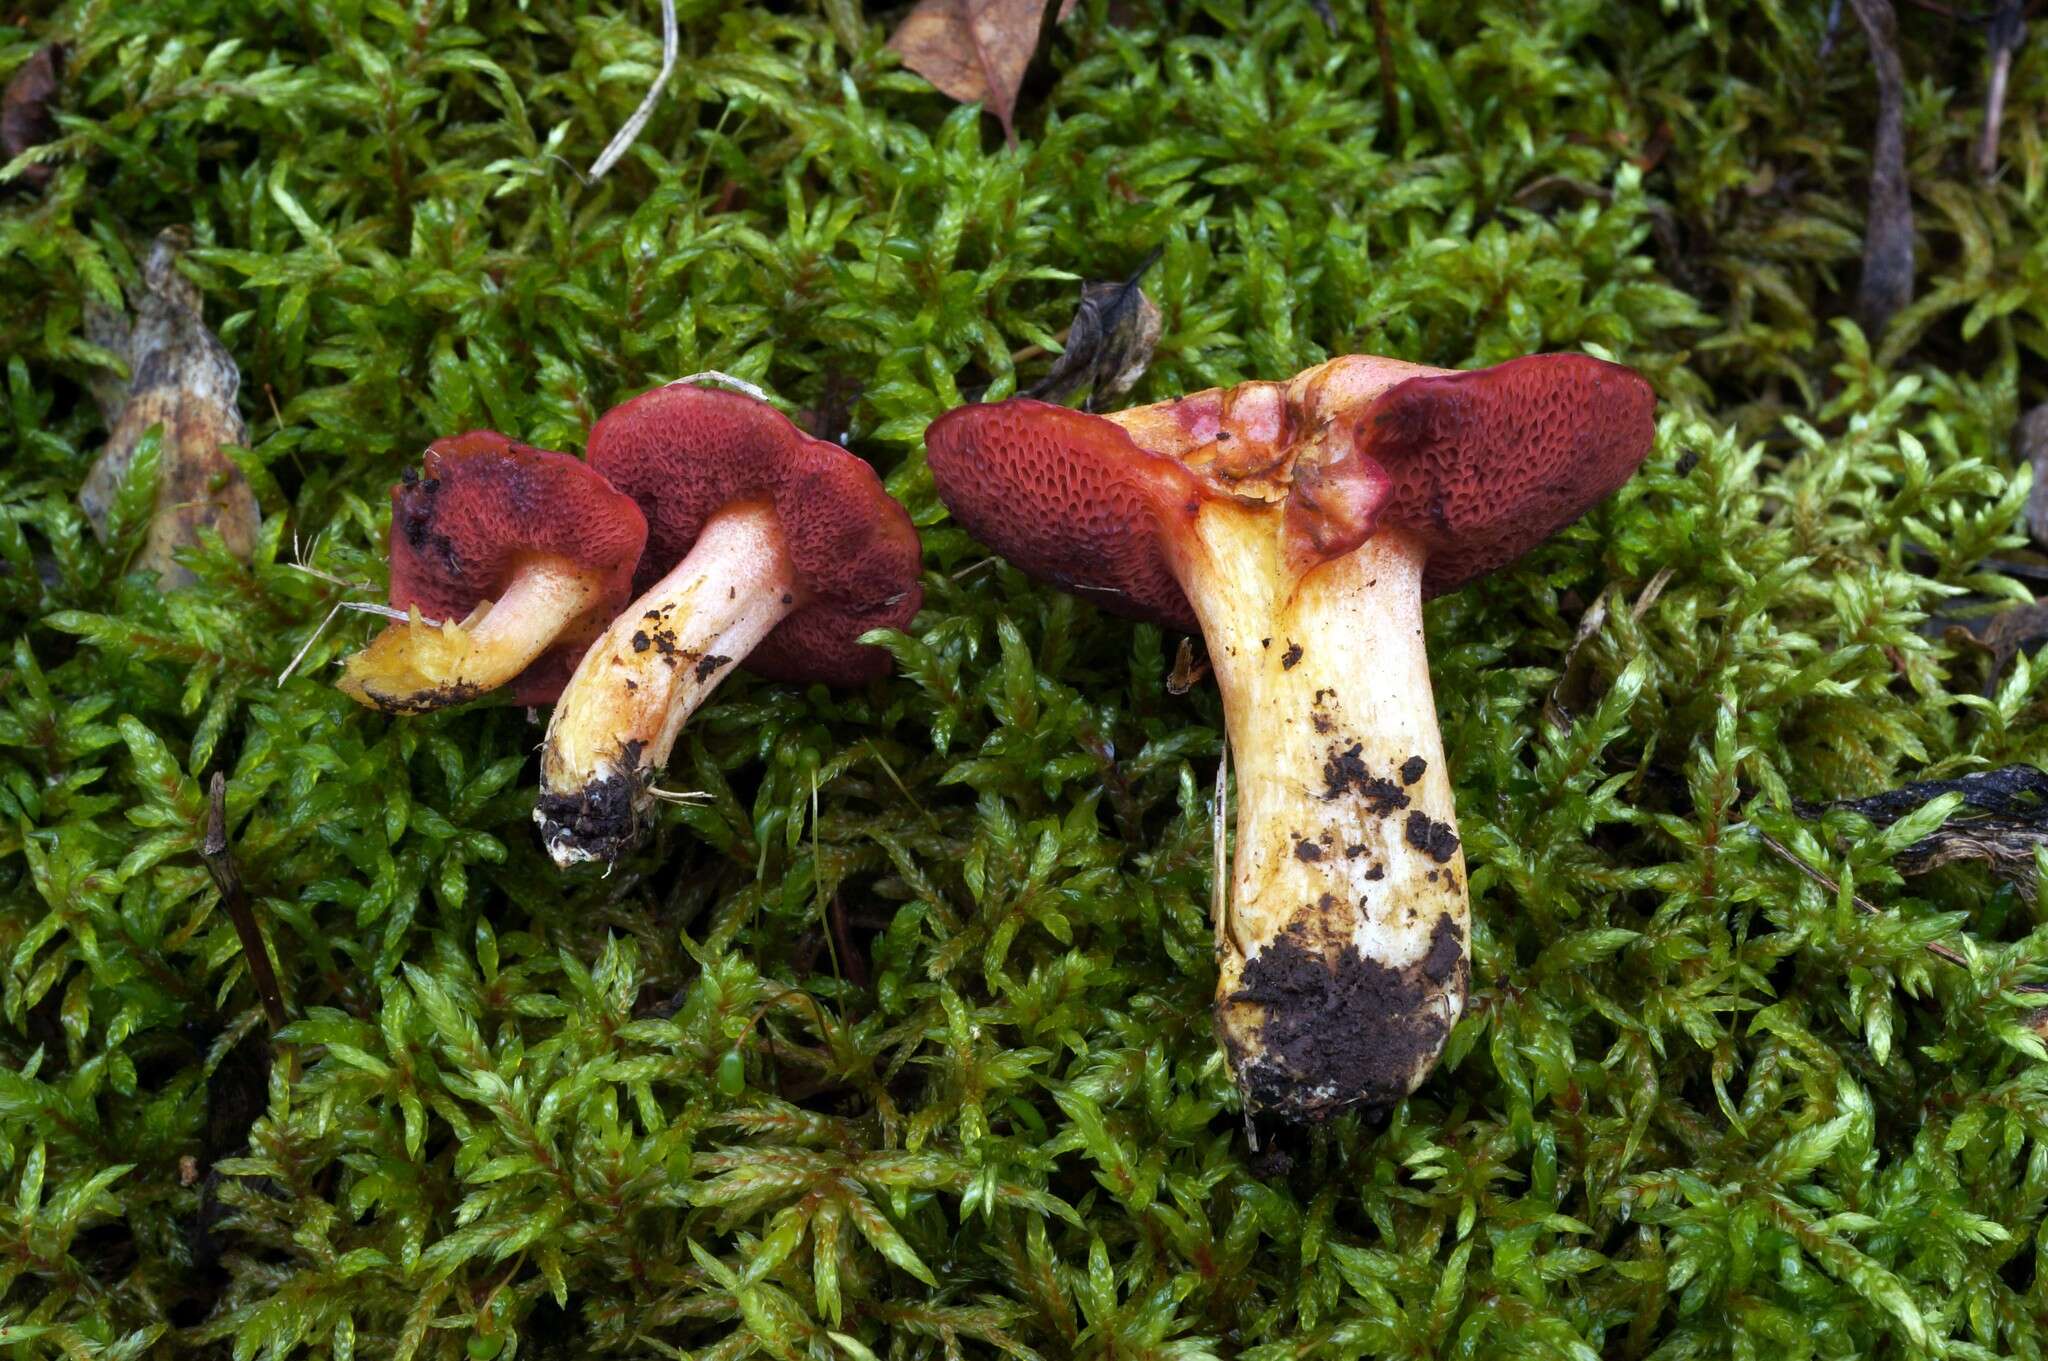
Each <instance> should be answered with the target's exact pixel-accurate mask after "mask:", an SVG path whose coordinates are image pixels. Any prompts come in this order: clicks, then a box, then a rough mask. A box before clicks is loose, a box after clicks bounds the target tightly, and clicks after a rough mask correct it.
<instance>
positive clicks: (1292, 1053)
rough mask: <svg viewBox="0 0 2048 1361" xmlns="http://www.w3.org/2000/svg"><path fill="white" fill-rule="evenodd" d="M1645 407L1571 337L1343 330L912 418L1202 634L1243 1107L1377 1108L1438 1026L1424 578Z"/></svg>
mask: <svg viewBox="0 0 2048 1361" xmlns="http://www.w3.org/2000/svg"><path fill="white" fill-rule="evenodd" d="M1653 405H1654V398H1653V396H1652V394H1651V391H1650V388H1649V385H1648V384H1647V383H1645V382H1644V381H1643V380H1642V379H1641V378H1640V377H1638V376H1637V375H1636V374H1634V373H1633V372H1631V371H1630V370H1628V369H1625V368H1622V367H1620V366H1618V365H1614V364H1609V363H1605V362H1602V361H1600V360H1596V359H1592V358H1589V357H1586V356H1582V355H1538V356H1534V357H1531V358H1525V359H1517V360H1512V361H1510V362H1508V363H1505V364H1501V365H1498V366H1496V367H1494V368H1491V369H1484V370H1479V371H1476V372H1469V373H1461V372H1451V371H1446V370H1442V369H1430V368H1423V367H1421V366H1419V365H1415V364H1406V363H1402V362H1399V361H1397V360H1392V359H1381V358H1375V357H1367V356H1347V357H1344V358H1340V359H1334V360H1331V361H1330V362H1329V363H1327V364H1322V365H1319V366H1317V367H1315V368H1312V369H1309V370H1307V371H1306V372H1304V373H1302V374H1299V375H1298V376H1296V377H1295V378H1294V379H1292V380H1291V381H1289V382H1285V383H1271V382H1258V383H1244V384H1241V385H1239V386H1237V387H1234V388H1230V389H1228V390H1224V389H1210V390H1208V391H1205V392H1198V393H1194V394H1192V395H1190V396H1187V397H1183V398H1180V399H1179V400H1177V401H1171V402H1163V403H1159V404H1156V405H1153V406H1146V407H1139V408H1135V409H1133V410H1129V411H1122V412H1118V413H1115V414H1113V415H1109V416H1092V415H1086V414H1084V413H1082V412H1078V411H1072V410H1069V409H1067V408H1065V407H1059V406H1049V405H1046V404H1045V403H1043V402H1035V401H1031V400H1028V399H1023V398H1013V399H1011V400H1009V401H1006V402H997V403H994V404H990V405H980V406H967V407H962V408H960V409H958V410H955V411H951V412H948V413H947V414H945V415H944V416H941V417H940V418H939V419H938V420H937V421H934V422H933V423H932V425H931V427H930V429H929V430H928V431H927V432H926V435H925V439H926V445H927V448H928V450H929V456H930V464H931V470H932V476H933V479H934V481H935V482H936V483H937V485H938V491H939V495H940V496H941V497H942V498H943V499H944V500H945V502H946V504H947V506H948V507H950V508H951V510H952V512H953V514H954V516H955V517H956V518H957V519H958V520H959V521H960V522H961V524H963V525H964V526H965V527H966V528H967V529H968V530H969V531H970V532H971V533H973V534H974V535H975V536H976V537H977V538H979V539H981V540H982V541H983V542H984V543H987V544H988V545H989V546H990V547H992V548H994V549H996V550H997V551H998V552H1000V553H1002V554H1003V555H1005V556H1006V557H1008V558H1009V559H1010V560H1011V561H1012V562H1014V563H1015V564H1016V565H1017V566H1019V567H1020V568H1022V569H1023V570H1024V571H1026V572H1028V573H1030V574H1032V575H1033V576H1037V577H1041V578H1044V579H1046V580H1049V581H1052V582H1054V583H1056V584H1058V585H1060V586H1063V587H1065V588H1066V589H1068V590H1070V591H1073V592H1075V593H1076V594H1078V595H1081V596H1083V597H1085V598H1087V599H1091V600H1094V601H1097V602H1098V603H1100V604H1101V605H1102V606H1103V607H1104V608H1106V609H1109V610H1112V611H1115V612H1117V613H1121V614H1125V615H1131V616H1135V617H1138V618H1143V619H1152V620H1156V621H1159V622H1161V623H1165V624H1169V625H1172V626H1175V627H1179V628H1183V629H1187V630H1190V631H1196V630H1199V631H1200V632H1201V634H1202V635H1203V638H1204V640H1205V642H1206V644H1207V651H1208V654H1209V661H1210V664H1211V665H1212V666H1213V667H1214V668H1215V672H1216V679H1217V683H1218V685H1219V687H1220V688H1221V690H1222V697H1223V712H1224V720H1225V726H1226V728H1227V730H1228V736H1229V741H1230V754H1231V759H1232V762H1233V765H1234V767H1235V770H1236V773H1237V779H1238V823H1237V828H1238V835H1237V850H1236V863H1235V868H1234V876H1233V880H1232V884H1231V891H1230V895H1229V898H1228V900H1227V905H1226V906H1225V908H1224V910H1223V913H1222V919H1221V920H1219V921H1217V922H1216V923H1215V926H1216V943H1217V950H1218V955H1219V963H1220V972H1221V977H1220V978H1219V980H1218V984H1217V1001H1216V1019H1217V1025H1218V1029H1219V1031H1220V1033H1221V1035H1222V1038H1223V1041H1224V1044H1225V1047H1226V1049H1227V1051H1228V1053H1229V1056H1230V1059H1231V1063H1232V1067H1233V1069H1234V1071H1235V1073H1236V1076H1237V1080H1238V1083H1239V1085H1240V1087H1241V1088H1242V1089H1243V1091H1244V1093H1245V1096H1246V1101H1247V1105H1248V1106H1249V1107H1250V1108H1251V1109H1253V1110H1269V1111H1273V1112H1276V1113H1279V1114H1282V1115H1288V1116H1293V1117H1297V1118H1300V1117H1308V1118H1321V1117H1323V1116H1326V1115H1328V1114H1330V1113H1332V1112H1334V1111H1336V1110H1339V1109H1341V1108H1343V1107H1345V1106H1349V1105H1353V1104H1359V1105H1366V1106H1372V1107H1384V1106H1386V1105H1388V1104H1390V1103H1392V1102H1393V1101H1396V1100H1398V1099H1399V1098H1401V1097H1402V1096H1404V1095H1406V1094H1407V1093H1408V1092H1410V1091H1412V1090H1414V1088H1415V1087H1416V1085H1417V1084H1419V1083H1420V1082H1421V1081H1422V1079H1423V1077H1424V1076H1425V1075H1426V1074H1427V1073H1428V1072H1429V1069H1430V1067H1431V1066H1432V1065H1433V1064H1434V1063H1435V1061H1436V1057H1437V1055H1438V1054H1439V1053H1440V1052H1441V1051H1442V1048H1443V1045H1444V1041H1445V1039H1446V1038H1447V1037H1448V1036H1449V1034H1450V1030H1451V1026H1452V1025H1453V1024H1454V1023H1455V1022H1456V1020H1457V1019H1458V1017H1459V1015H1460V1014H1461V1013H1462V1012H1463V1009H1464V1005H1465V992H1466V986H1467V978H1468V974H1469V963H1468V950H1469V946H1468V941H1467V935H1468V925H1469V912H1468V908H1467V904H1466V888H1465V863H1464V857H1463V853H1462V851H1461V849H1460V846H1459V842H1458V837H1457V833H1456V830H1455V822H1456V815H1455V812H1454V809H1453V806H1452V799H1451V784H1450V780H1449V777H1448V774H1447V772H1446V771H1445V769H1444V760H1443V747H1442V740H1441V738H1440V737H1439V735H1438V732H1437V721H1436V707H1435V703H1434V700H1433V698H1432V695H1431V691H1430V682H1429V667H1428V659H1427V657H1426V655H1425V652H1424V647H1423V637H1422V602H1423V600H1424V599H1425V598H1426V597H1428V596H1433V595H1436V594H1439V593H1441V592H1443V591H1447V590H1450V589H1452V588H1454V587H1456V586H1459V585H1462V584H1463V583H1465V582H1467V581H1470V580H1471V579H1472V578H1474V577H1477V576H1480V575H1483V574H1484V573H1486V572H1490V571H1492V570H1493V569H1495V568H1497V567H1500V566H1502V565H1503V564H1505V563H1507V562H1509V561H1511V560H1513V559H1514V558H1516V557H1518V556H1520V555H1521V554H1522V553H1523V552H1525V551H1526V550H1528V549H1529V548H1531V547H1533V546H1534V545H1535V544H1537V543H1539V542H1541V541H1542V540H1543V539H1545V538H1547V537H1548V536H1549V535H1551V534H1552V533H1554V532H1555V531H1557V530H1558V529H1560V528H1562V527H1563V526H1564V525H1566V524H1568V523H1569V522H1571V521H1572V520H1573V519H1576V518H1577V517H1578V516H1579V515H1580V514H1581V513H1583V512H1584V511H1585V510H1586V509H1587V508H1588V507H1589V506H1591V505H1592V504H1593V503H1594V502H1596V501H1598V500H1599V499H1600V498H1601V497H1603V496H1605V495H1606V494H1607V493H1609V492H1611V491H1613V490H1614V489H1615V488H1616V487H1618V486H1620V485H1621V483H1622V482H1624V481H1625V480H1627V478H1628V476H1629V474H1630V473H1632V472H1633V471H1634V470H1635V468H1636V466H1637V465H1638V464H1639V463H1641V461H1642V459H1643V457H1644V455H1645V454H1646V453H1648V451H1649V448H1650V443H1651V439H1652V435H1653V428H1652V420H1651V413H1652V407H1653Z"/></svg>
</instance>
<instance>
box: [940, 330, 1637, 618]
mask: <svg viewBox="0 0 2048 1361" xmlns="http://www.w3.org/2000/svg"><path fill="white" fill-rule="evenodd" d="M1346 365H1353V366H1355V367H1354V368H1353V369H1350V370H1347V369H1346V368H1345V367H1344V366H1346ZM1401 374H1408V375H1413V376H1407V377H1399V380H1398V381H1393V382H1391V383H1389V382H1388V381H1386V380H1387V378H1388V377H1390V376H1395V377H1398V376H1399V375H1401ZM1352 392H1356V393H1358V394H1359V395H1358V396H1356V397H1353V396H1351V395H1350V393H1352ZM1654 406H1655V397H1654V395H1653V393H1652V392H1651V390H1650V385H1649V384H1648V383H1646V382H1644V381H1643V379H1642V378H1641V377H1640V376H1639V375H1637V374H1636V373H1634V372H1633V371H1631V370H1629V369H1626V368H1623V367H1622V366H1621V365H1618V364H1610V363H1607V362H1605V361H1604V360H1598V359H1593V358H1591V357H1589V356H1586V355H1574V354H1558V355H1532V356H1529V357H1526V358H1522V359H1515V360H1510V361H1508V362H1507V363H1504V364H1499V365H1496V366H1494V367H1493V368H1490V369H1479V370H1474V371H1471V372H1453V371H1448V370H1436V371H1432V370H1426V369H1421V368H1418V367H1417V366H1413V365H1404V364H1398V363H1395V362H1393V361H1386V360H1377V359H1371V360H1367V359H1362V358H1361V359H1344V360H1335V361H1332V362H1331V363H1330V364H1328V365H1323V366H1319V367H1318V368H1317V369H1312V370H1309V371H1308V372H1307V373H1306V374H1303V375H1301V376H1300V377H1298V378H1297V379H1296V380H1295V381H1294V382H1293V383H1288V384H1281V383H1247V384H1243V385H1242V386H1240V387H1237V388H1232V389H1229V390H1227V391H1226V390H1221V389H1210V390H1208V391H1205V392H1199V393H1192V394H1190V395H1188V396H1187V397H1183V398H1180V399H1179V400H1177V401H1175V402H1170V403H1161V404H1159V405H1158V406H1156V407H1152V408H1145V409H1140V410H1137V411H1127V412H1119V413H1117V416H1116V418H1115V419H1114V420H1112V419H1110V418H1107V417H1102V416H1091V415H1087V414H1084V413H1082V412H1079V411H1073V410H1070V409H1068V408H1066V407H1056V406H1050V405H1047V404H1046V403H1044V402H1037V401H1032V400H1030V399H1028V398H1012V399H1010V400H1009V401H1005V402H996V403H992V404H988V405H979V406H964V407H959V408H956V409H955V410H952V411H949V412H947V413H946V414H944V415H943V416H940V417H939V418H938V419H937V420H936V421H934V422H932V424H931V426H930V427H929V428H928V429H927V430H926V432H925V447H926V451H927V457H928V460H929V463H930V466H931V470H932V477H933V480H934V481H935V482H936V483H937V485H938V490H939V495H940V497H941V498H942V499H943V500H944V501H945V503H946V505H947V507H948V509H950V510H951V511H952V513H953V515H954V517H955V518H956V519H957V520H959V521H960V523H961V524H962V525H963V526H964V527H965V528H966V529H967V530H968V532H970V533H971V534H973V535H974V536H975V537H976V538H978V539H980V540H981V541H982V542H983V543H986V544H988V545H989V546H990V547H991V548H994V549H995V550H996V551H997V552H999V553H1001V554H1002V555H1003V556H1004V557H1006V558H1008V559H1010V560H1011V561H1012V562H1014V563H1016V564H1017V566H1019V567H1021V568H1022V569H1024V571H1026V572H1027V573H1029V574H1031V575H1032V576H1034V577H1039V578H1042V579H1045V580H1049V581H1052V582H1054V583H1056V584H1058V585H1060V586H1062V587H1064V588H1066V589H1068V590H1071V591H1073V592H1075V593H1076V594H1078V595H1082V596H1084V597H1086V598H1089V599H1093V600H1096V601H1098V602H1099V603H1101V604H1102V605H1103V607H1104V608H1105V609H1109V610H1112V611H1114V612H1117V613H1121V614H1126V615H1131V616H1135V617H1137V618H1143V619H1152V620H1156V621H1158V622H1161V623H1166V624H1172V625H1175V626H1177V627H1180V628H1185V629H1193V628H1194V626H1195V616H1194V610H1193V608H1192V607H1191V606H1190V605H1189V604H1188V601H1187V598H1186V596H1185V595H1184V594H1183V593H1182V591H1181V588H1180V585H1179V582H1178V578H1177V576H1176V574H1175V573H1174V571H1173V567H1172V557H1171V550H1170V547H1169V544H1168V539H1167V536H1168V535H1170V534H1171V533H1172V532H1173V527H1174V525H1175V523H1176V522H1177V520H1178V518H1179V517H1181V516H1192V515H1193V514H1195V513H1196V512H1197V511H1198V510H1199V509H1200V507H1201V503H1202V501H1203V500H1204V499H1206V498H1209V497H1216V496H1233V497H1235V498H1236V499H1239V500H1243V501H1246V502H1247V503H1249V504H1257V503H1258V501H1259V500H1261V499H1266V500H1273V501H1279V500H1284V501H1285V512H1284V513H1285V514H1286V515H1287V517H1288V523H1289V525H1290V528H1291V529H1295V530H1298V531H1299V537H1300V538H1301V540H1302V542H1303V544H1304V547H1305V548H1306V549H1307V551H1309V552H1310V553H1311V554H1312V556H1315V557H1330V556H1335V555H1338V554H1341V553H1345V552H1348V551H1350V550H1351V549H1353V548H1356V547H1357V546H1358V545H1359V544H1360V543H1362V542H1363V541H1364V540H1365V539H1366V538H1367V537H1369V536H1370V535H1371V534H1372V533H1374V532H1377V531H1378V530H1381V529H1389V528H1399V529H1404V530H1407V531H1409V532H1411V533H1413V534H1415V535H1416V537H1417V538H1419V539H1420V540H1421V541H1422V543H1423V546H1424V549H1425V552H1426V553H1427V555H1428V560H1427V565H1426V566H1425V569H1424V575H1423V590H1424V593H1425V594H1426V595H1438V594H1441V593H1443V592H1444V591H1448V590H1452V589H1454V588H1456V587H1458V586H1461V585H1463V584H1464V583H1466V582H1467V581H1470V580H1472V579H1473V578H1474V577H1478V576H1483V575H1485V574H1486V573H1487V572H1490V571H1493V570H1494V569H1496V568H1498V567H1501V566H1503V565H1505V564H1507V563H1509V562H1512V561H1513V560H1514V559H1516V558H1518V557H1520V556H1521V555H1522V554H1523V553H1525V552H1527V551H1528V550H1529V549H1530V548H1533V547H1534V546H1536V545H1537V544H1539V543H1541V542H1542V541H1543V540H1544V539H1546V538H1548V537H1550V535H1552V534H1554V533H1556V532H1557V531H1558V530H1559V529H1561V528H1563V527H1564V526H1565V525H1567V524H1569V523H1570V522H1571V521H1572V520H1574V519H1576V518H1577V517H1578V516H1579V515H1581V514H1583V513H1584V512H1585V511H1586V509H1587V508H1588V507H1590V506H1592V505H1593V504H1594V503H1595V502H1597V501H1599V500H1600V498H1601V497H1603V496H1605V495H1607V494H1608V493H1609V492H1611V491H1613V490H1614V489H1615V488H1616V487H1619V486H1620V485H1621V484H1622V483H1623V482H1625V481H1626V480H1627V479H1628V477H1629V474H1630V473H1632V472H1634V471H1635V469H1636V467H1637V465H1638V464H1640V463H1641V462H1642V460H1643V458H1644V456H1645V455H1647V454H1648V452H1649V449H1650V444H1651V440H1652V437H1653V435H1654V433H1655V432H1654V427H1653V423H1652V419H1651V416H1652V411H1653V408H1654ZM1134 431H1135V432H1136V433H1137V438H1133V432H1134ZM1312 447H1315V448H1319V449H1320V450H1321V451H1322V453H1323V455H1324V456H1323V457H1319V458H1309V457H1302V455H1304V454H1305V453H1307V452H1308V451H1309V450H1310V449H1311V448H1312Z"/></svg>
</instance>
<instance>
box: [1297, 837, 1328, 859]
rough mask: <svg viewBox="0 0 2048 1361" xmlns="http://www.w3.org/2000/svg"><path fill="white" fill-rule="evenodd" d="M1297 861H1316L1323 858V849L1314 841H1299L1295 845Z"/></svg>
mask: <svg viewBox="0 0 2048 1361" xmlns="http://www.w3.org/2000/svg"><path fill="white" fill-rule="evenodd" d="M1294 858H1295V859H1296V860H1307V861H1316V860H1321V859H1322V858H1323V848H1322V847H1321V846H1318V845H1316V843H1315V842H1313V841H1307V840H1299V841H1296V842H1295V843H1294Z"/></svg>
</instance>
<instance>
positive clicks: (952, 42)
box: [889, 0, 1074, 145]
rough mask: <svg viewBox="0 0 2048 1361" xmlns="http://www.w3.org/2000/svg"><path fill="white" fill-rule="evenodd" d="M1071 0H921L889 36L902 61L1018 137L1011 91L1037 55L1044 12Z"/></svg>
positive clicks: (1067, 8)
mask: <svg viewBox="0 0 2048 1361" xmlns="http://www.w3.org/2000/svg"><path fill="white" fill-rule="evenodd" d="M1053 3H1058V4H1059V7H1060V8H1059V18H1060V19H1065V18H1066V17H1067V15H1068V14H1070V13H1072V12H1073V8H1074V0H919V4H918V6H917V8H916V9H913V10H912V11H911V12H910V13H909V15H908V16H906V17H905V18H904V20H903V22H902V23H901V24H900V25H898V27H897V29H896V32H895V34H894V35H893V36H891V37H890V39H889V47H890V50H892V51H894V52H895V53H896V54H897V55H899V56H901V57H902V58H903V64H904V65H905V66H908V67H909V68H910V69H911V70H913V71H915V72H917V73H918V74H919V75H921V76H923V77H924V78H925V79H926V80H928V81H930V82H931V83H932V84H933V85H934V86H936V87H937V88H938V89H939V91H940V92H941V93H943V94H946V95H950V96H951V97H952V98H954V99H956V100H958V101H959V102H960V103H962V104H980V105H982V106H984V107H985V108H987V109H988V111H989V112H990V113H992V114H994V115H995V116H996V121H997V122H998V123H1001V124H1002V125H1003V136H1004V137H1006V138H1008V139H1009V140H1010V143H1011V144H1012V145H1015V144H1016V141H1017V130H1016V126H1015V124H1016V117H1017V91H1018V90H1019V89H1020V88H1022V86H1023V84H1024V77H1025V75H1026V73H1027V72H1029V71H1030V69H1031V59H1032V58H1033V57H1035V56H1037V55H1038V41H1039V38H1040V36H1041V33H1042V31H1043V30H1044V28H1045V19H1046V10H1047V9H1048V8H1049V6H1050V5H1051V4H1053Z"/></svg>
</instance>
